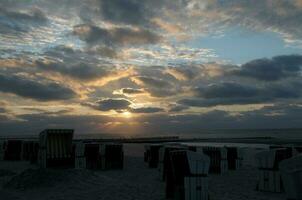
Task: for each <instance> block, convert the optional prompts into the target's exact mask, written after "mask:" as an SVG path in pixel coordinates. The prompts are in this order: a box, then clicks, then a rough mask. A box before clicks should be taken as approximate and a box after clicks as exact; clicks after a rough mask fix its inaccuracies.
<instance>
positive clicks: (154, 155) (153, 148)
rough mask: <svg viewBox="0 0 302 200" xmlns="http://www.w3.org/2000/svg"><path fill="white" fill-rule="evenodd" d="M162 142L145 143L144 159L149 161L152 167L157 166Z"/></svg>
mask: <svg viewBox="0 0 302 200" xmlns="http://www.w3.org/2000/svg"><path fill="white" fill-rule="evenodd" d="M162 146H163V145H162V144H150V145H145V152H144V161H145V162H147V163H148V166H149V167H150V168H157V167H158V162H159V149H160V148H161V147H162Z"/></svg>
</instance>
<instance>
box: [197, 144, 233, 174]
mask: <svg viewBox="0 0 302 200" xmlns="http://www.w3.org/2000/svg"><path fill="white" fill-rule="evenodd" d="M200 151H202V152H203V153H204V154H206V155H208V156H209V157H210V170H209V172H210V173H217V174H224V173H226V172H227V171H228V160H227V156H228V155H227V149H226V148H224V147H210V146H207V147H201V148H198V149H197V152H200Z"/></svg>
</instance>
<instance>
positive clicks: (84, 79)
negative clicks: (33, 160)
mask: <svg viewBox="0 0 302 200" xmlns="http://www.w3.org/2000/svg"><path fill="white" fill-rule="evenodd" d="M0 52H1V53H0V135H17V134H27V135H29V134H30V135H32V134H37V133H38V132H39V131H40V130H42V129H45V128H55V127H58V128H74V129H75V130H76V133H78V134H86V133H111V134H115V133H122V134H125V135H126V136H131V135H133V134H141V135H144V134H145V135H147V134H154V135H160V134H167V133H170V134H173V133H198V132H200V130H202V129H226V128H299V127H300V128H301V127H302V125H301V124H302V78H301V76H302V73H301V72H302V0H1V1H0Z"/></svg>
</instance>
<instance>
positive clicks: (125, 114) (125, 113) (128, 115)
mask: <svg viewBox="0 0 302 200" xmlns="http://www.w3.org/2000/svg"><path fill="white" fill-rule="evenodd" d="M122 115H123V117H125V118H130V117H132V113H131V112H128V111H125V112H123V113H122Z"/></svg>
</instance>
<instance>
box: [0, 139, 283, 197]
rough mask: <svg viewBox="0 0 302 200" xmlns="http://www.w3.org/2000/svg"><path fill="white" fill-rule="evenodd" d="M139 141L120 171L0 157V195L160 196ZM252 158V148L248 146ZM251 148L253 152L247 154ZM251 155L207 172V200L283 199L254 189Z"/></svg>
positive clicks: (129, 149) (127, 150)
mask: <svg viewBox="0 0 302 200" xmlns="http://www.w3.org/2000/svg"><path fill="white" fill-rule="evenodd" d="M143 149H144V148H143V144H126V145H125V146H124V150H125V165H124V166H125V167H124V169H123V170H112V171H91V170H76V169H66V170H51V169H43V170H42V169H38V168H37V167H36V166H33V165H30V164H28V163H26V162H4V161H0V187H1V188H0V199H1V200H2V199H4V200H16V199H18V200H25V199H28V200H43V199H45V200H50V199H51V200H61V199H62V200H63V199H64V200H69V199H70V200H77V199H85V200H94V199H95V200H102V199H104V200H105V199H106V200H117V199H125V200H128V199H129V200H161V199H165V198H164V197H165V193H164V192H165V191H164V189H165V185H164V183H163V182H161V181H160V180H159V174H158V171H157V169H149V168H148V167H147V166H146V164H145V163H144V162H143V158H142V157H143ZM245 152H246V156H247V158H250V157H251V156H252V155H253V154H254V153H255V152H256V151H255V150H253V151H252V149H250V150H249V149H246V151H245ZM251 152H252V153H251ZM251 160H252V159H245V162H244V167H243V168H242V169H240V170H237V171H229V172H228V173H226V174H224V175H210V185H209V187H210V188H209V189H210V197H211V200H215V199H217V200H244V199H252V200H279V199H280V200H281V199H285V194H284V193H281V194H273V193H265V192H259V191H256V190H255V188H256V181H257V170H256V168H255V166H254V164H253V163H252V162H251Z"/></svg>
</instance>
